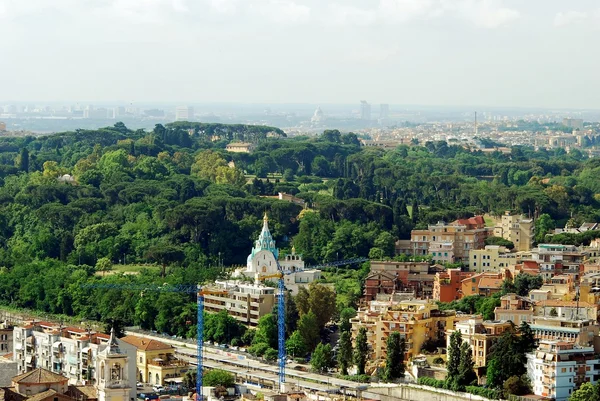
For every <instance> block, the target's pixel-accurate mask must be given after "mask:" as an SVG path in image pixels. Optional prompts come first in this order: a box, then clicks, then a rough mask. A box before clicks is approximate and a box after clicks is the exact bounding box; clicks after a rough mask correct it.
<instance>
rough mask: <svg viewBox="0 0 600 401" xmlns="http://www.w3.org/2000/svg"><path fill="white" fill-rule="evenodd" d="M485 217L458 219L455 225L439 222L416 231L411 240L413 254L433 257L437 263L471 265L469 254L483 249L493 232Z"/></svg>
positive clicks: (412, 232)
mask: <svg viewBox="0 0 600 401" xmlns="http://www.w3.org/2000/svg"><path fill="white" fill-rule="evenodd" d="M482 221H483V217H481V216H476V217H472V218H470V219H463V220H456V221H455V222H453V223H451V224H446V223H444V222H438V223H437V224H431V225H429V226H427V229H426V230H412V231H411V233H410V241H411V245H412V254H413V255H417V256H419V255H431V256H432V257H433V260H434V261H436V262H447V263H453V262H467V263H468V262H469V252H470V251H471V250H474V249H483V248H484V247H485V239H486V238H487V237H488V234H489V230H488V229H486V228H485V223H483V224H481V223H482Z"/></svg>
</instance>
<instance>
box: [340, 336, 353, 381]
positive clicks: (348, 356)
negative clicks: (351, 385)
mask: <svg viewBox="0 0 600 401" xmlns="http://www.w3.org/2000/svg"><path fill="white" fill-rule="evenodd" d="M338 344H339V349H338V354H337V362H338V366H339V367H340V371H341V373H342V375H344V376H345V375H347V374H348V367H350V364H351V363H352V337H351V336H350V332H349V331H342V332H341V334H340V341H339V343H338Z"/></svg>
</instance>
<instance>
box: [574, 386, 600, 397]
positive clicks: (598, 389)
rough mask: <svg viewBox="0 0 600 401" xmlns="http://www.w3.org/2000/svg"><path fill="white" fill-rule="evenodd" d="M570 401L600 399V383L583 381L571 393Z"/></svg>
mask: <svg viewBox="0 0 600 401" xmlns="http://www.w3.org/2000/svg"><path fill="white" fill-rule="evenodd" d="M569 401H600V384H599V383H596V384H592V383H583V384H582V385H581V387H579V389H577V390H575V391H574V392H573V393H572V394H571V396H570V397H569Z"/></svg>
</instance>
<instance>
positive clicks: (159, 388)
mask: <svg viewBox="0 0 600 401" xmlns="http://www.w3.org/2000/svg"><path fill="white" fill-rule="evenodd" d="M152 390H154V391H156V392H157V393H160V392H161V391H164V390H165V388H164V387H163V386H161V385H160V384H157V385H155V386H153V387H152Z"/></svg>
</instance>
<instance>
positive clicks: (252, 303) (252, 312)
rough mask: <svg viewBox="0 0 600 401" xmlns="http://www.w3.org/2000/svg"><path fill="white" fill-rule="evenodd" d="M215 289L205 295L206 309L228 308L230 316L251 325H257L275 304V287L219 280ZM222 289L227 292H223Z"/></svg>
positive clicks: (214, 311)
mask: <svg viewBox="0 0 600 401" xmlns="http://www.w3.org/2000/svg"><path fill="white" fill-rule="evenodd" d="M274 280H276V279H274ZM214 289H215V291H214V293H212V294H206V295H205V296H204V310H205V311H206V312H213V313H218V312H220V311H222V310H226V311H227V313H229V315H230V316H233V317H234V318H236V319H237V320H238V321H240V322H242V323H244V324H246V325H248V326H251V327H256V326H257V325H258V319H260V318H261V317H262V316H264V315H266V314H268V313H271V311H272V310H273V306H274V305H275V288H272V287H267V286H265V285H262V284H249V283H243V282H239V281H236V282H233V281H217V282H215V288H214ZM221 290H225V291H227V292H226V293H221V292H220V291H221Z"/></svg>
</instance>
